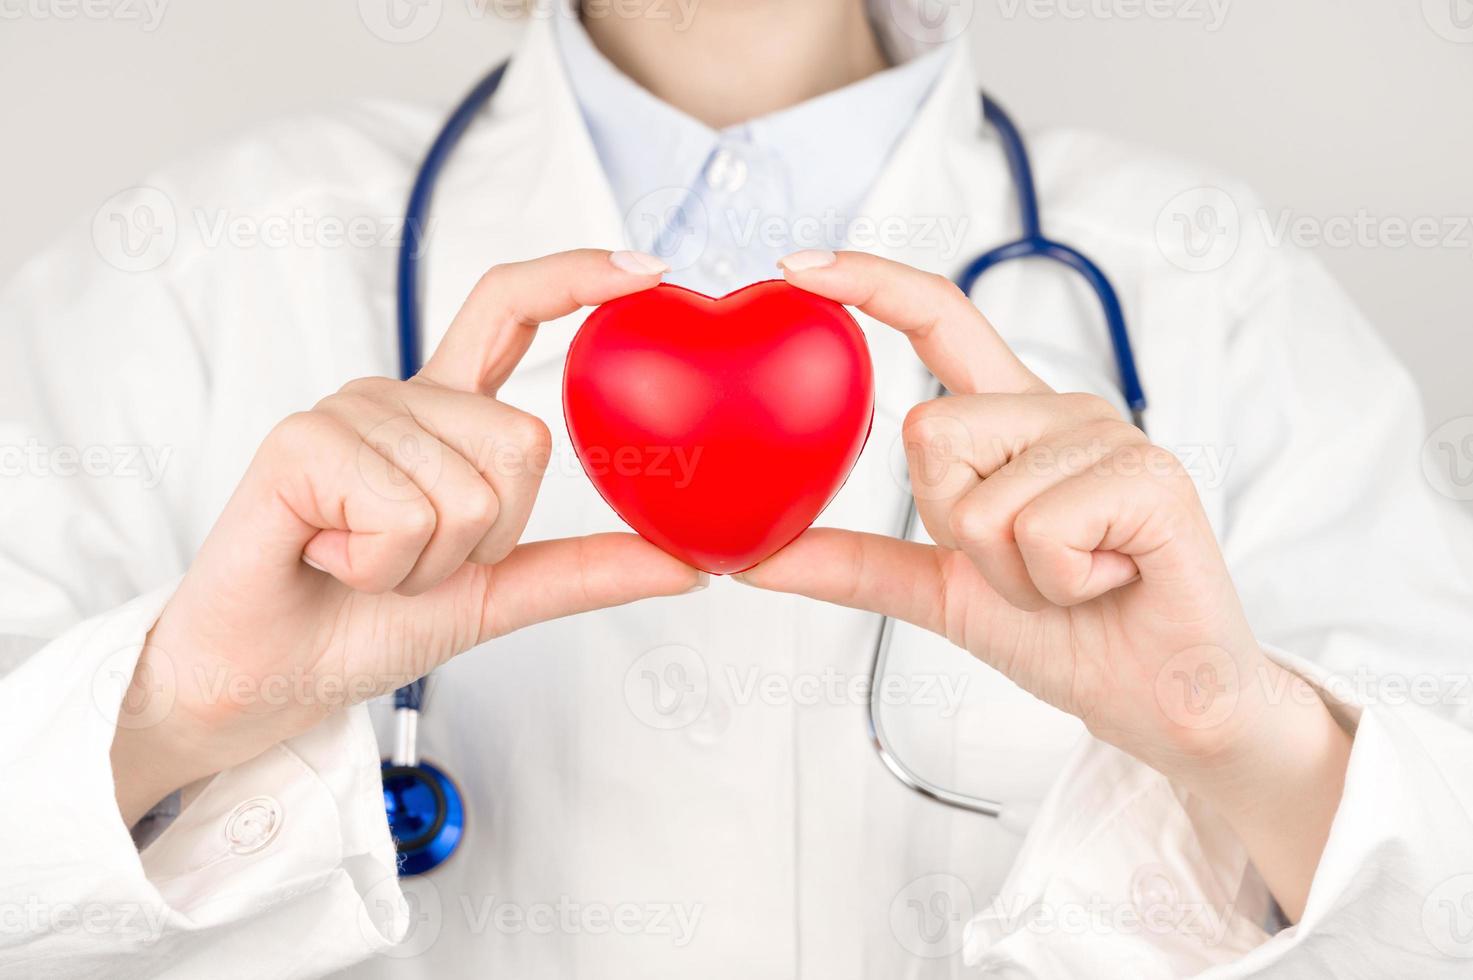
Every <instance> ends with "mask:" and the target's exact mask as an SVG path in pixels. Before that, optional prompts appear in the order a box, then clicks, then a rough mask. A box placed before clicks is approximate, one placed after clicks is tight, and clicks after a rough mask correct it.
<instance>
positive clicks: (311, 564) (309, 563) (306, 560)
mask: <svg viewBox="0 0 1473 980" xmlns="http://www.w3.org/2000/svg"><path fill="white" fill-rule="evenodd" d="M302 564H303V565H306V566H307V567H308V568H315V569H317V570H318V571H319V572H323V573H326V572H327V569H325V568H323V567H322V566H321V565H319V564H317V563H316V562H315V561H313V560H312V559H310V558H308V557H307V556H306V555H303V556H302Z"/></svg>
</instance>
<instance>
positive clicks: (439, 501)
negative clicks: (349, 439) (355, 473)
mask: <svg viewBox="0 0 1473 980" xmlns="http://www.w3.org/2000/svg"><path fill="white" fill-rule="evenodd" d="M407 387H408V386H407V385H401V384H399V383H397V382H393V381H388V380H387V379H380V380H379V381H374V382H355V383H353V384H350V385H348V386H347V387H345V388H344V389H343V391H341V392H339V393H337V394H335V395H332V396H330V397H328V398H324V399H323V400H322V401H321V402H319V403H318V404H317V408H316V411H320V412H323V413H324V414H327V415H329V416H331V417H333V418H336V419H337V420H339V421H340V422H342V423H343V424H344V425H346V426H347V427H349V428H350V429H352V430H353V431H354V432H356V433H358V435H359V437H360V438H361V439H362V440H363V445H362V447H361V448H360V451H359V459H358V465H359V471H360V475H361V476H362V477H363V479H364V481H365V482H366V483H367V484H368V485H369V486H370V487H371V488H372V489H374V490H375V491H377V492H379V493H381V494H383V495H385V496H390V497H397V496H401V495H403V494H404V493H406V492H409V493H412V492H414V491H415V490H417V491H418V492H419V493H421V494H423V495H424V497H425V498H426V499H427V500H429V502H430V505H431V506H432V507H433V508H434V510H435V527H434V531H433V532H432V533H431V535H430V539H429V541H428V542H426V544H425V546H424V549H423V550H422V551H421V552H420V555H419V559H418V560H417V561H416V562H415V565H414V567H413V568H412V569H411V570H410V571H409V574H407V575H406V576H404V579H403V581H401V582H400V583H399V584H398V585H397V586H395V589H394V591H396V592H398V593H400V594H402V595H419V594H420V593H422V592H426V591H428V590H430V589H432V588H434V587H435V586H436V585H439V584H440V583H441V582H442V581H444V580H445V579H446V578H448V577H450V576H451V575H452V574H454V573H455V571H456V570H457V569H459V568H460V566H462V565H464V564H465V563H466V561H467V560H468V558H469V557H470V554H471V551H472V550H473V549H474V548H475V547H476V546H477V544H478V543H479V542H480V541H481V540H482V539H483V538H484V537H485V536H486V534H487V532H488V531H489V530H490V529H491V526H492V524H493V522H494V521H495V520H496V518H497V516H498V514H499V512H500V509H501V503H500V501H499V499H498V498H497V495H496V491H495V490H494V489H493V488H492V487H491V485H490V484H489V483H487V482H486V480H485V479H484V478H483V477H482V476H481V474H480V472H479V471H477V469H476V468H475V467H474V466H472V465H471V464H470V462H469V461H468V460H466V459H465V457H463V456H462V455H461V454H460V453H458V452H457V451H456V450H454V449H453V448H451V447H449V446H447V445H446V444H445V443H444V442H443V441H442V440H441V439H440V438H439V437H438V436H437V435H435V434H434V433H432V432H430V431H429V430H427V429H426V428H424V426H422V425H420V423H419V421H418V420H417V418H416V416H415V414H414V413H413V412H410V411H408V410H407V409H406V407H405V406H404V405H403V404H402V403H401V402H400V401H399V400H398V399H397V398H395V397H394V396H393V395H392V394H383V393H385V392H395V391H400V390H403V389H404V388H407ZM368 392H378V393H380V395H379V396H377V397H376V396H375V395H372V394H369V393H368ZM397 474H403V475H405V476H407V477H408V483H407V484H400V483H397V482H395V480H394V478H393V477H394V475H397Z"/></svg>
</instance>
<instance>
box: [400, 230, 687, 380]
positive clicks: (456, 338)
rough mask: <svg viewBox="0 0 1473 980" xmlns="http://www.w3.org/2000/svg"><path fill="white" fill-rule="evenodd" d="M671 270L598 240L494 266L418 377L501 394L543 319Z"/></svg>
mask: <svg viewBox="0 0 1473 980" xmlns="http://www.w3.org/2000/svg"><path fill="white" fill-rule="evenodd" d="M668 271H669V267H668V266H666V265H665V263H663V262H661V261H659V260H658V259H656V258H654V257H653V256H650V255H644V254H641V253H638V252H608V251H605V250H603V249H594V248H583V249H576V250H574V251H571V252H555V253H553V254H552V255H547V256H543V257H542V258H539V259H531V260H528V261H526V262H510V263H507V264H506V265H496V266H492V267H491V269H490V270H489V271H488V272H487V273H486V274H485V275H483V276H482V277H481V278H480V280H479V281H478V282H477V283H476V285H475V288H474V289H472V290H471V294H470V296H468V297H467V298H466V301H465V304H464V305H463V306H461V308H460V312H459V313H457V314H455V319H454V320H453V321H451V324H450V329H449V330H447V331H446V332H445V337H444V339H443V340H441V341H440V345H439V346H438V347H436V348H435V352H434V353H433V354H432V355H430V359H429V360H428V361H426V362H425V366H424V367H423V368H422V369H421V370H420V372H419V377H422V378H425V379H427V380H430V381H434V382H435V383H437V384H442V385H444V386H446V387H447V388H457V389H459V390H462V391H478V392H481V393H482V394H486V395H494V394H495V393H496V391H497V389H499V388H500V387H501V386H502V385H503V384H504V383H505V382H506V379H507V378H508V377H510V375H511V372H512V369H513V368H515V367H516V366H517V362H518V361H520V360H521V359H522V355H523V354H525V353H527V348H528V347H530V346H531V345H532V338H533V337H535V336H536V335H537V327H538V326H539V325H540V324H542V323H545V322H546V321H548V320H556V319H558V318H559V317H563V316H567V315H568V314H569V313H572V312H573V311H574V310H577V309H578V308H580V307H583V306H597V305H599V304H600V303H607V302H608V301H609V300H611V299H617V298H618V297H620V296H623V295H625V294H626V293H634V292H638V291H639V290H641V289H649V288H650V287H652V286H654V285H656V284H657V283H659V281H660V276H661V275H663V274H664V273H666V272H668Z"/></svg>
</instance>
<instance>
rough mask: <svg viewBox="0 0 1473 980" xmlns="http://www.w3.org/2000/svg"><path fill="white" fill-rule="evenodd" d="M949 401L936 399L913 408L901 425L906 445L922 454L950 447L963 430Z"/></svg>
mask: <svg viewBox="0 0 1473 980" xmlns="http://www.w3.org/2000/svg"><path fill="white" fill-rule="evenodd" d="M946 401H947V399H945V398H935V399H932V400H931V401H928V402H921V403H920V404H919V405H916V406H914V407H913V408H911V410H910V411H909V412H907V413H906V415H905V420H904V422H902V423H901V427H900V432H901V436H902V438H903V439H904V440H905V444H906V445H907V446H910V447H914V448H915V449H917V450H919V451H921V452H933V451H935V450H937V449H944V448H949V447H950V442H951V440H952V439H953V438H954V437H955V436H956V434H957V432H958V430H959V429H960V428H961V422H960V420H959V419H958V418H957V417H956V414H955V410H954V408H953V407H952V406H950V405H947V404H946Z"/></svg>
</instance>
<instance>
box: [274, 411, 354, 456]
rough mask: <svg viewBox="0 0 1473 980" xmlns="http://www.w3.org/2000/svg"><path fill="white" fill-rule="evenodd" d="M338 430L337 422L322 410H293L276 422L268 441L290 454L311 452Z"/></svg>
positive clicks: (276, 448) (277, 448)
mask: <svg viewBox="0 0 1473 980" xmlns="http://www.w3.org/2000/svg"><path fill="white" fill-rule="evenodd" d="M337 432H338V426H337V423H336V422H335V421H333V420H332V419H331V418H329V417H328V416H326V415H324V414H323V413H321V412H318V411H311V412H293V413H292V414H291V415H288V416H287V417H286V418H284V419H282V420H281V421H280V422H278V423H277V424H276V427H275V428H273V429H272V430H271V432H270V434H269V435H267V437H266V443H267V445H268V446H270V447H271V448H272V449H275V450H278V451H282V452H285V453H287V454H289V455H302V454H308V453H311V452H312V451H313V450H315V449H316V448H317V447H319V446H321V445H322V444H323V443H324V442H325V441H327V440H328V439H330V438H332V437H333V436H335V435H336V434H337Z"/></svg>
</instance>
